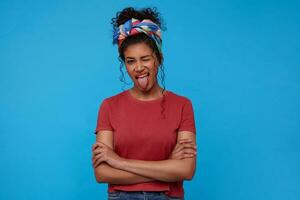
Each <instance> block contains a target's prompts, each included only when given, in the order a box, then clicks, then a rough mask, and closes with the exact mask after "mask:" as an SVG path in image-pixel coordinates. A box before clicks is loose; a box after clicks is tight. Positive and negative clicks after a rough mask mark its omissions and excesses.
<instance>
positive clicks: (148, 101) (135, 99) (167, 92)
mask: <svg viewBox="0 0 300 200" xmlns="http://www.w3.org/2000/svg"><path fill="white" fill-rule="evenodd" d="M164 93H165V94H164V96H165V97H166V96H168V94H169V91H168V90H165V92H164ZM125 94H126V95H127V96H128V97H129V98H130V99H131V100H133V101H135V102H138V103H155V102H159V101H161V100H162V99H163V96H161V97H159V98H157V99H152V100H140V99H137V98H135V97H134V96H133V95H132V94H131V92H130V89H128V90H126V91H125Z"/></svg>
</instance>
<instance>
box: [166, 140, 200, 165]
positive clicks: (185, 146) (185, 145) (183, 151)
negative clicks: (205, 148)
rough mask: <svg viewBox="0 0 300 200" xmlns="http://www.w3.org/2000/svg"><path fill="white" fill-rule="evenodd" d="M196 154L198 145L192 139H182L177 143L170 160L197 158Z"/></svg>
mask: <svg viewBox="0 0 300 200" xmlns="http://www.w3.org/2000/svg"><path fill="white" fill-rule="evenodd" d="M196 154H197V152H196V144H195V143H193V142H192V140H190V139H181V140H179V141H178V142H177V144H176V146H175V147H174V149H173V151H172V153H171V155H170V157H169V159H173V160H181V159H184V158H192V157H195V156H196Z"/></svg>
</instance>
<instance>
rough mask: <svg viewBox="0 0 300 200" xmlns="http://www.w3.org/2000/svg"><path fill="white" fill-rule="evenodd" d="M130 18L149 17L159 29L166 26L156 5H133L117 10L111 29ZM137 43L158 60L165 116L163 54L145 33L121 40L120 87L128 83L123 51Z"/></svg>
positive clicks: (163, 28)
mask: <svg viewBox="0 0 300 200" xmlns="http://www.w3.org/2000/svg"><path fill="white" fill-rule="evenodd" d="M131 18H135V19H138V20H140V21H142V20H144V19H150V20H151V21H152V22H154V23H155V24H157V25H158V26H159V27H160V29H161V30H166V27H165V25H164V21H163V19H162V17H161V14H160V13H159V12H158V11H157V8H156V7H153V8H142V9H140V10H138V9H135V8H133V7H127V8H124V9H123V10H122V11H119V12H117V14H116V17H114V18H112V19H111V24H112V26H113V31H115V30H116V29H117V28H118V27H119V26H120V25H122V24H124V23H125V22H126V21H127V20H129V19H131ZM137 43H144V44H146V45H147V46H148V47H149V48H150V49H152V50H153V52H154V53H155V55H156V57H157V59H158V62H159V72H160V73H159V74H158V78H159V79H160V81H161V84H162V86H163V90H162V94H163V99H162V115H163V118H165V116H164V106H163V104H164V102H165V98H164V97H165V94H164V91H165V88H166V87H165V73H164V66H163V55H162V54H161V52H160V51H159V49H158V47H157V46H156V43H155V41H154V40H153V39H152V38H151V37H149V36H148V35H146V34H145V33H139V34H135V35H131V36H128V37H126V38H125V40H124V41H123V42H122V44H121V46H120V47H119V48H118V51H119V61H120V72H121V76H120V78H119V79H120V81H121V82H123V87H122V89H123V90H124V87H125V86H126V85H129V84H130V83H127V82H126V80H125V77H124V72H123V68H124V61H125V56H124V52H125V50H126V49H127V47H128V46H130V45H133V44H137Z"/></svg>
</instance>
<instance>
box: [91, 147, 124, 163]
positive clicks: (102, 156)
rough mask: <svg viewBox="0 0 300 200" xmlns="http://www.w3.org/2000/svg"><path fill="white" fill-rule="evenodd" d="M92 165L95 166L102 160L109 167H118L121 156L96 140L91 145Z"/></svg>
mask: <svg viewBox="0 0 300 200" xmlns="http://www.w3.org/2000/svg"><path fill="white" fill-rule="evenodd" d="M92 149H93V158H92V161H93V167H94V168H96V167H97V166H99V165H100V164H101V163H102V162H106V163H107V164H109V165H110V166H111V167H114V168H120V166H121V162H122V160H123V158H121V157H120V156H118V155H117V154H116V153H115V152H114V151H113V149H112V148H110V147H109V146H107V145H105V144H104V143H102V142H96V143H95V144H94V145H93V148H92Z"/></svg>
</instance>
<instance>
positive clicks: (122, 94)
mask: <svg viewBox="0 0 300 200" xmlns="http://www.w3.org/2000/svg"><path fill="white" fill-rule="evenodd" d="M126 92H127V90H125V91H122V92H119V93H117V94H114V95H111V96H108V97H106V98H105V99H104V100H103V101H106V102H116V101H120V99H123V98H124V97H125V95H126Z"/></svg>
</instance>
